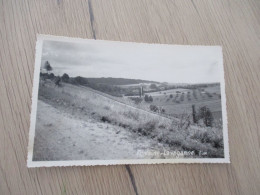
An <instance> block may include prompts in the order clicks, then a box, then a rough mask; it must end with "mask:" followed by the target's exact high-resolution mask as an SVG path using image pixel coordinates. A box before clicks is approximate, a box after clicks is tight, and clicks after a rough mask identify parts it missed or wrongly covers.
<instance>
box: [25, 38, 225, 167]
mask: <svg viewBox="0 0 260 195" xmlns="http://www.w3.org/2000/svg"><path fill="white" fill-rule="evenodd" d="M44 40H52V41H64V42H74V43H75V42H76V43H82V42H84V43H89V42H97V41H98V42H104V41H105V42H119V41H106V40H94V39H82V38H70V37H62V36H52V35H42V34H38V35H37V42H36V55H35V68H34V80H33V91H32V109H31V119H30V133H29V144H28V157H27V166H28V167H53V166H94V165H125V164H166V163H230V156H229V145H228V124H227V110H226V93H225V78H224V65H223V53H222V48H221V47H220V46H218V47H219V48H220V49H221V53H222V59H221V72H222V74H221V82H220V83H221V105H222V121H223V139H224V158H195V159H194V158H191V159H186V158H179V159H178V158H177V159H130V160H68V161H32V157H33V145H34V136H35V124H36V113H37V101H38V88H39V75H40V66H41V56H42V44H43V41H44ZM120 43H127V44H129V43H131V42H120ZM132 44H136V43H132ZM137 44H149V43H137ZM155 45H161V44H155ZM163 45H168V44H163ZM171 46H173V45H171ZM174 46H181V47H199V46H202V47H207V46H203V45H174ZM211 46H212V45H211ZM211 46H208V47H211Z"/></svg>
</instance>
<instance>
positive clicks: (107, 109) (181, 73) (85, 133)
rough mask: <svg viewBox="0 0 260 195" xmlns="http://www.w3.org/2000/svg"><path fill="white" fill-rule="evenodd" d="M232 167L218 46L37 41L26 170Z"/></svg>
mask: <svg viewBox="0 0 260 195" xmlns="http://www.w3.org/2000/svg"><path fill="white" fill-rule="evenodd" d="M229 162H230V160H229V149H228V132H227V112H226V97H225V80H224V70H223V56H222V48H221V47H220V46H184V45H165V44H145V43H129V42H117V41H103V40H88V39H79V38H68V37H56V36H50V35H38V37H37V43H36V59H35V72H34V85H33V96H32V112H31V124H30V136H29V146H28V167H41V166H44V167H48V166H73V165H80V166H82V165H87V166H89V165H116V164H155V163H229Z"/></svg>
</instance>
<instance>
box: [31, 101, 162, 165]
mask: <svg viewBox="0 0 260 195" xmlns="http://www.w3.org/2000/svg"><path fill="white" fill-rule="evenodd" d="M38 110H39V111H40V112H38V113H37V123H36V131H35V133H36V136H35V143H34V155H33V157H34V160H91V159H137V158H146V157H147V158H155V156H151V155H150V156H140V154H141V153H140V152H147V151H149V150H156V151H160V152H163V151H164V150H167V148H165V146H163V145H162V144H160V143H157V141H155V140H148V139H147V138H146V137H141V136H138V135H137V134H134V133H131V132H129V131H127V130H126V129H124V128H119V127H116V128H114V127H113V125H111V124H107V123H102V122H98V121H94V120H93V119H85V120H84V121H83V120H79V119H75V118H74V116H73V115H70V114H67V113H65V112H62V111H60V110H58V109H56V108H53V107H52V106H50V105H48V104H46V103H44V102H43V101H40V100H39V101H38Z"/></svg>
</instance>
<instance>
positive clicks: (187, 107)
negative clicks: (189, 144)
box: [128, 85, 222, 123]
mask: <svg viewBox="0 0 260 195" xmlns="http://www.w3.org/2000/svg"><path fill="white" fill-rule="evenodd" d="M145 94H147V95H149V96H152V97H153V101H152V102H144V101H143V102H142V103H141V104H140V105H139V106H142V107H143V108H144V109H149V105H151V104H153V105H156V106H158V107H160V108H163V109H164V110H165V113H164V114H166V115H169V116H173V117H176V118H179V117H180V116H181V115H183V114H192V105H195V109H196V111H197V112H198V111H199V108H201V107H203V106H206V107H207V108H209V109H210V111H211V112H212V114H213V117H214V122H215V123H221V120H222V112H221V96H220V86H219V85H216V86H210V87H204V88H199V89H184V88H178V89H170V90H165V91H157V92H151V93H148V92H147V93H145ZM128 98H129V97H128Z"/></svg>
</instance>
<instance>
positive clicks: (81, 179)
mask: <svg viewBox="0 0 260 195" xmlns="http://www.w3.org/2000/svg"><path fill="white" fill-rule="evenodd" d="M36 33H41V34H53V35H64V36H72V37H81V38H94V39H106V40H117V41H135V42H146V43H168V44H200V45H222V46H223V53H224V66H225V78H226V93H227V111H228V120H229V123H228V127H229V140H230V154H231V162H232V163H231V164H192V165H184V164H178V165H177V164H174V165H130V166H107V167H106V166H96V167H66V168H62V167H60V168H34V169H28V168H26V156H27V144H28V133H29V117H30V106H31V91H32V79H33V71H34V48H35V41H36ZM259 35H260V1H258V0H247V1H244V0H237V1H230V0H228V1H227V0H218V1H216V0H190V1H188V0H187V1H184V0H160V1H158V0H131V1H127V0H74V1H68V0H57V1H54V0H45V1H41V0H23V1H15V0H8V1H7V0H0V111H1V112H0V135H1V136H0V194H259V191H260V185H259V183H260V171H259V170H260V163H259V161H260V129H259V127H260V98H259V95H260V86H259V83H260V78H259V71H260V64H259V63H260V57H259V51H260V41H259V39H260V36H259Z"/></svg>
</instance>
